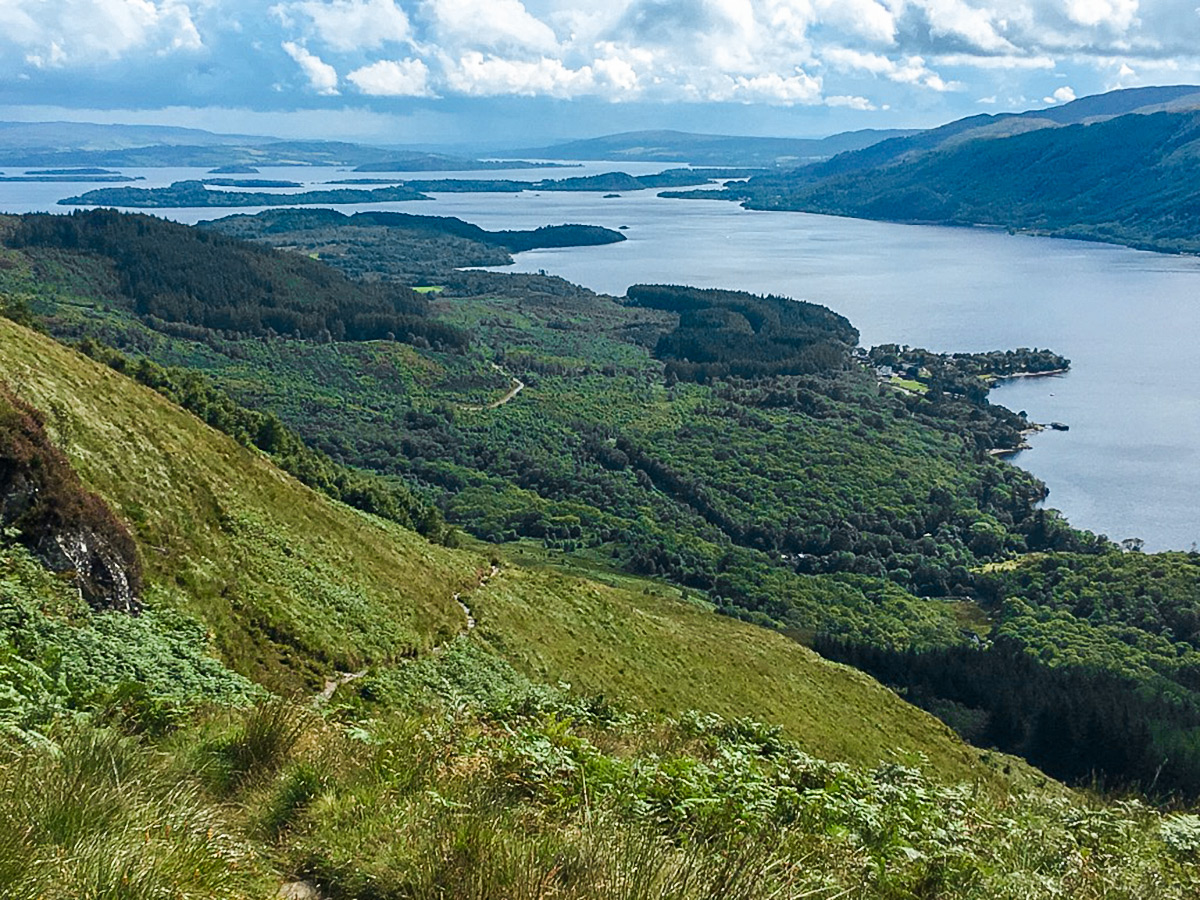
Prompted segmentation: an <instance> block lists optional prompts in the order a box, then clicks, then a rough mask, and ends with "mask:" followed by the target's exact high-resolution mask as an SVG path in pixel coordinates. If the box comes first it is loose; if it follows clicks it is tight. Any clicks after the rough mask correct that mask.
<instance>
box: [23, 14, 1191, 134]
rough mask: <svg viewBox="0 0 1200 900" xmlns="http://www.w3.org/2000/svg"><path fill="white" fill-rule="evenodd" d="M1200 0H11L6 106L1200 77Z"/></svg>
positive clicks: (497, 106) (800, 119) (754, 98)
mask: <svg viewBox="0 0 1200 900" xmlns="http://www.w3.org/2000/svg"><path fill="white" fill-rule="evenodd" d="M1198 2H1200V0H592V2H585V0H266V2H255V0H0V119H9V120H25V121H29V120H70V121H93V122H130V123H161V124H171V125H187V126H192V127H199V128H207V129H209V130H214V131H221V132H238V133H249V134H271V135H279V136H282V137H309V138H338V139H346V140H366V141H377V142H385V143H395V144H459V145H475V146H489V145H491V146H496V147H504V146H512V147H520V146H530V145H537V144H540V143H546V142H550V141H553V140H558V139H566V138H574V137H589V136H596V135H600V134H607V133H612V132H618V131H632V130H640V129H647V128H674V129H679V130H686V131H699V132H708V133H722V134H761V135H780V136H796V137H819V136H823V135H827V134H832V133H835V132H838V131H846V130H852V129H859V128H895V127H929V126H933V125H938V124H941V123H943V122H946V121H950V120H952V119H956V118H959V117H962V116H968V115H974V114H977V113H981V112H982V113H988V112H1001V111H1022V110H1026V109H1033V108H1038V107H1043V106H1048V105H1054V104H1058V103H1063V102H1067V101H1069V100H1071V99H1074V98H1075V97H1077V96H1084V95H1087V94H1094V93H1099V92H1102V91H1106V90H1111V89H1114V88H1119V87H1135V86H1142V85H1149V84H1180V83H1200V8H1198V7H1197V3H1198Z"/></svg>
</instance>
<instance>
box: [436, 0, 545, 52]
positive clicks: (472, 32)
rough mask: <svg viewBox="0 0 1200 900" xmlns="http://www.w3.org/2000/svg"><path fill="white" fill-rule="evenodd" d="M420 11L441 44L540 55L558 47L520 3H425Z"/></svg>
mask: <svg viewBox="0 0 1200 900" xmlns="http://www.w3.org/2000/svg"><path fill="white" fill-rule="evenodd" d="M422 10H423V12H424V14H425V15H426V16H427V17H428V18H430V19H432V20H433V22H434V23H435V29H436V31H437V34H438V36H439V37H440V38H441V40H442V41H443V43H444V42H446V41H450V42H452V43H454V44H455V45H456V46H460V47H461V46H466V47H473V48H488V49H501V48H508V49H522V50H532V51H537V52H542V53H550V52H552V51H554V50H556V49H557V47H558V38H557V37H556V36H555V34H554V30H553V29H552V28H551V27H550V26H549V25H547V24H546V23H545V22H543V21H542V20H541V19H538V18H536V17H535V16H533V15H531V14H530V13H529V10H527V9H526V8H525V6H524V5H523V4H522V3H521V2H520V0H425V3H424V5H423V7H422Z"/></svg>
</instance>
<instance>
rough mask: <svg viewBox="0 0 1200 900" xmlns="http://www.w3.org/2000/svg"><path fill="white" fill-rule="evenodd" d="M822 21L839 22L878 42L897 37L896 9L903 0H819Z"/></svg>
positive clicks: (828, 22)
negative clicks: (883, 0) (884, 0)
mask: <svg viewBox="0 0 1200 900" xmlns="http://www.w3.org/2000/svg"><path fill="white" fill-rule="evenodd" d="M815 5H816V11H817V17H818V19H819V21H821V22H822V23H827V24H831V25H835V26H837V27H839V28H842V29H844V30H846V31H847V32H849V33H850V34H855V35H858V36H860V37H863V38H866V39H867V40H869V41H873V42H875V43H877V44H891V43H894V42H895V40H896V13H895V11H894V10H895V9H898V8H900V7H902V6H903V3H878V2H876V0H816V4H815Z"/></svg>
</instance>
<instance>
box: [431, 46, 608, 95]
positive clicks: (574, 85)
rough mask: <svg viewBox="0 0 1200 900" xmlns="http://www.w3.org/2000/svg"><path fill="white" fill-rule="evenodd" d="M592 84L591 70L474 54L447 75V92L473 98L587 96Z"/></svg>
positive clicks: (559, 62) (549, 61)
mask: <svg viewBox="0 0 1200 900" xmlns="http://www.w3.org/2000/svg"><path fill="white" fill-rule="evenodd" d="M595 83H596V82H595V73H594V72H593V71H592V68H591V67H590V66H583V67H581V68H579V69H569V68H567V67H566V66H565V65H563V63H562V60H559V59H553V58H551V57H547V56H544V57H542V58H541V59H538V60H534V61H527V60H520V59H504V58H501V57H497V56H486V57H485V56H484V55H483V54H482V53H479V52H478V51H474V50H472V51H470V52H468V53H465V54H463V56H462V57H461V58H460V59H459V60H457V62H454V63H452V64H451V65H450V66H449V67H448V69H447V71H446V85H447V87H449V89H450V90H452V91H454V92H456V93H460V94H467V95H469V96H475V97H490V96H497V95H501V94H517V95H520V96H527V97H533V96H539V95H541V96H549V97H575V96H579V95H581V94H587V93H590V92H591V90H592V88H593V87H594V86H595Z"/></svg>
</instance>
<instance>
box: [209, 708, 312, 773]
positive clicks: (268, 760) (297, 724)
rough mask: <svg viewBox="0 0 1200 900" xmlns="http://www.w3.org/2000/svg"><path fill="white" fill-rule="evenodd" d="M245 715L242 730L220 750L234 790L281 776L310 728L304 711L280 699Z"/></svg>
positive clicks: (250, 709) (226, 741)
mask: <svg viewBox="0 0 1200 900" xmlns="http://www.w3.org/2000/svg"><path fill="white" fill-rule="evenodd" d="M244 715H245V718H244V719H243V720H242V723H241V726H240V727H239V728H238V729H237V730H236V731H235V732H234V734H233V735H232V736H231V737H230V738H228V739H227V740H225V741H224V742H223V743H222V745H221V747H220V754H221V756H222V757H223V761H224V763H225V765H226V766H227V773H228V784H229V785H230V786H236V785H241V784H246V783H248V782H252V781H256V780H258V779H260V778H263V777H265V776H267V775H272V774H274V773H275V772H277V771H278V770H279V768H280V766H282V765H283V763H284V762H285V761H286V760H287V758H288V756H289V755H290V754H291V752H292V750H294V749H295V747H296V744H297V743H299V741H300V738H301V737H302V736H303V734H304V730H305V727H306V725H307V724H308V713H307V711H306V710H304V708H303V707H301V706H300V705H299V704H297V703H295V702H293V701H291V700H287V699H284V698H279V697H273V698H271V699H269V700H265V701H263V702H261V703H258V704H256V705H254V706H252V707H250V708H249V710H247V711H246V713H245V714H244Z"/></svg>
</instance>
